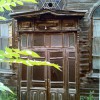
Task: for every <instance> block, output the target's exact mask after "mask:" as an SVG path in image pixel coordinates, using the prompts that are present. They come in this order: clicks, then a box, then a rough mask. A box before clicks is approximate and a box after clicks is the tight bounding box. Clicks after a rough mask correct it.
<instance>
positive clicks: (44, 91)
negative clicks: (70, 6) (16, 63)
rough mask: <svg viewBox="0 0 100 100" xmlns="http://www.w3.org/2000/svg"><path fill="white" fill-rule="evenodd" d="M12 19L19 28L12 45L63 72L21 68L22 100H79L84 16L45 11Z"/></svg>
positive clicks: (78, 13) (81, 14)
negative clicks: (28, 51)
mask: <svg viewBox="0 0 100 100" xmlns="http://www.w3.org/2000/svg"><path fill="white" fill-rule="evenodd" d="M12 16H13V17H14V18H15V19H16V20H17V28H18V30H17V38H14V40H13V43H15V41H18V42H17V45H16V46H18V47H19V48H20V49H31V50H33V51H35V52H37V53H38V54H40V56H41V58H40V59H38V60H47V61H50V62H52V63H56V64H59V65H60V66H62V67H61V69H62V72H59V71H57V70H56V69H54V68H50V67H41V66H40V67H32V68H30V67H25V66H23V65H21V66H20V67H18V68H19V71H18V77H19V78H18V84H19V85H18V91H19V92H18V93H19V98H20V100H23V98H24V100H66V99H68V100H72V99H73V100H79V91H80V90H79V83H80V79H79V77H80V73H79V70H80V67H79V66H80V62H79V60H80V55H79V54H80V46H79V44H80V43H79V35H80V34H81V30H80V28H79V27H80V26H79V24H80V20H81V19H82V17H83V16H84V12H74V11H55V10H46V9H45V10H40V11H37V12H28V13H22V14H14V15H13V14H12ZM15 33H16V32H15ZM15 35H16V34H14V36H15ZM82 43H83V44H85V42H82ZM83 52H84V51H83ZM83 52H82V53H83ZM83 56H84V55H83ZM87 58H88V59H89V62H90V58H89V57H87ZM32 59H33V58H32ZM89 62H87V63H88V67H89ZM88 70H89V69H88Z"/></svg>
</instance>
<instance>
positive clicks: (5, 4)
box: [0, 0, 37, 20]
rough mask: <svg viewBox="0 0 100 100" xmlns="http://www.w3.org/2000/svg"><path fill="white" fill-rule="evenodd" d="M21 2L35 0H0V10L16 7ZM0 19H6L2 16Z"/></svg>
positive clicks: (34, 1)
mask: <svg viewBox="0 0 100 100" xmlns="http://www.w3.org/2000/svg"><path fill="white" fill-rule="evenodd" d="M23 2H32V3H37V1H36V0H0V12H4V11H5V10H8V11H11V10H12V9H11V7H16V6H17V4H18V5H23ZM0 20H6V18H4V17H3V16H0Z"/></svg>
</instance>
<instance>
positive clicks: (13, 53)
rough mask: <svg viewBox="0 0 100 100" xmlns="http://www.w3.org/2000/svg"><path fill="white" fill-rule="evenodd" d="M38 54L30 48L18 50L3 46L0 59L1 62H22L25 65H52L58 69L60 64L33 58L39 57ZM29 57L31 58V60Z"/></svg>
mask: <svg viewBox="0 0 100 100" xmlns="http://www.w3.org/2000/svg"><path fill="white" fill-rule="evenodd" d="M21 56H26V57H27V59H24V58H22V57H21ZM39 57H40V56H39V55H38V54H37V53H35V52H33V51H31V50H19V49H13V48H12V49H11V48H7V47H6V48H5V51H2V50H0V61H1V62H9V63H22V64H25V65H26V66H40V65H42V66H52V67H55V68H56V69H58V70H60V66H59V65H57V64H54V63H50V62H48V61H37V60H35V58H39ZM29 58H33V59H34V60H31V59H29Z"/></svg>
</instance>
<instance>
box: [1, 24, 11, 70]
mask: <svg viewBox="0 0 100 100" xmlns="http://www.w3.org/2000/svg"><path fill="white" fill-rule="evenodd" d="M7 46H9V27H8V24H7V23H6V24H0V49H1V50H5V47H7ZM6 69H7V70H8V69H10V66H9V63H4V62H2V63H0V70H6Z"/></svg>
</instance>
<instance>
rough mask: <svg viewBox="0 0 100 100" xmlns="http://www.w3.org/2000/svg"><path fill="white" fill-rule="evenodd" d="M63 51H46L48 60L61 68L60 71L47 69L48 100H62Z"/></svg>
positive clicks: (51, 68) (63, 90)
mask: <svg viewBox="0 0 100 100" xmlns="http://www.w3.org/2000/svg"><path fill="white" fill-rule="evenodd" d="M64 53H65V52H64V50H62V49H58V50H57V49H56V50H48V60H49V61H50V62H51V63H55V64H58V65H60V66H61V70H62V71H58V70H57V69H55V68H53V67H48V70H49V73H48V79H49V80H48V92H49V98H50V99H49V98H48V100H63V98H64V92H65V89H64V83H65V82H64V81H65V80H64Z"/></svg>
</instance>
